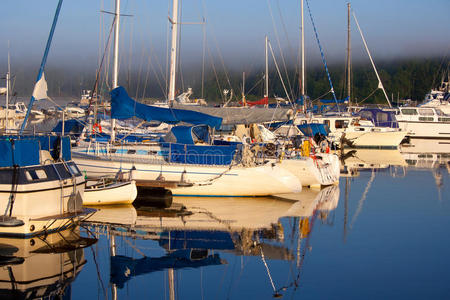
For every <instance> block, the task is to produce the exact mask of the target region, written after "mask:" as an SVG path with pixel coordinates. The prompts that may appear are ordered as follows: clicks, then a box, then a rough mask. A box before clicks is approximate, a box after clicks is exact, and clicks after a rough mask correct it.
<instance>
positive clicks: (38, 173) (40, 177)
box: [36, 170, 47, 179]
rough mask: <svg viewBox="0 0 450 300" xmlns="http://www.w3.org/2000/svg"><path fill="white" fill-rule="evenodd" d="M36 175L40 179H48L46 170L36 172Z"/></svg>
mask: <svg viewBox="0 0 450 300" xmlns="http://www.w3.org/2000/svg"><path fill="white" fill-rule="evenodd" d="M36 175H37V176H38V177H39V179H47V173H45V171H44V170H36Z"/></svg>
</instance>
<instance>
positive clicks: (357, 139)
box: [295, 4, 407, 149]
mask: <svg viewBox="0 0 450 300" xmlns="http://www.w3.org/2000/svg"><path fill="white" fill-rule="evenodd" d="M347 7H348V26H347V30H348V41H347V49H348V53H347V69H348V70H347V76H348V78H347V90H348V91H347V94H348V96H347V101H348V102H349V105H350V101H351V97H350V96H351V95H350V84H349V83H350V69H349V68H350V4H348V6H347ZM310 16H311V20H312V15H310ZM353 16H354V18H355V21H356V24H357V27H358V30H359V32H360V34H361V38H362V40H363V43H364V46H365V48H366V51H367V54H368V55H369V58H370V62H371V63H372V66H373V69H374V72H375V74H376V76H377V79H378V88H380V89H381V90H382V91H383V93H384V96H385V98H386V101H387V103H388V104H389V107H391V103H390V101H389V98H388V96H387V94H386V91H385V89H384V86H383V84H382V82H381V79H380V76H379V75H378V71H377V69H376V67H375V64H374V62H373V60H372V56H371V54H370V51H369V48H368V47H367V43H366V41H365V38H364V36H363V34H362V31H361V29H360V27H359V23H358V21H357V19H356V16H355V14H353ZM313 26H314V23H313ZM316 38H317V42H318V43H319V45H320V42H319V39H318V37H317V35H316ZM319 47H320V46H319ZM322 59H323V61H324V65H325V69H326V71H327V74H328V69H327V66H326V62H325V58H324V56H323V53H322ZM328 76H329V74H328ZM329 81H330V86H331V92H332V94H333V98H334V100H335V102H336V107H337V109H338V112H337V113H328V114H323V115H314V116H313V115H311V116H309V117H299V118H297V119H296V120H295V124H302V123H304V122H306V123H322V124H326V125H327V126H328V127H329V129H330V132H331V133H330V138H331V139H332V140H333V142H335V143H337V144H343V145H347V146H350V147H353V148H375V149H396V148H398V146H399V145H400V143H401V142H402V141H403V140H404V138H405V136H406V134H407V132H406V131H405V130H402V129H401V128H400V129H399V128H390V127H380V126H375V125H374V124H373V123H372V122H371V121H369V120H362V119H361V118H359V117H354V116H352V115H350V114H349V113H344V112H341V111H340V108H339V103H338V102H339V101H338V100H336V96H335V94H334V89H333V85H332V83H331V79H330V77H329Z"/></svg>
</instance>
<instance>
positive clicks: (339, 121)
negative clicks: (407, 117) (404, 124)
mask: <svg viewBox="0 0 450 300" xmlns="http://www.w3.org/2000/svg"><path fill="white" fill-rule="evenodd" d="M304 123H319V124H325V125H327V126H328V128H329V130H330V134H329V137H330V138H331V139H332V141H333V142H335V143H337V144H342V143H344V144H345V145H347V146H350V147H353V148H373V149H396V148H398V146H399V145H400V143H401V142H402V141H403V139H404V138H405V136H406V134H407V132H406V131H404V130H401V129H397V128H389V127H379V126H375V125H374V124H373V122H372V121H370V120H363V119H361V118H359V117H353V116H350V115H348V116H346V115H331V116H312V117H303V118H297V119H296V120H295V122H294V124H304Z"/></svg>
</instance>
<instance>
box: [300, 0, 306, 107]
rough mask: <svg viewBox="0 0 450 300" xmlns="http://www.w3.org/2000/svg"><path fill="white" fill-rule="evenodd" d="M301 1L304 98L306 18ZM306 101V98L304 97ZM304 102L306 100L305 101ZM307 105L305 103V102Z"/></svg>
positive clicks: (302, 94) (303, 88) (303, 90)
mask: <svg viewBox="0 0 450 300" xmlns="http://www.w3.org/2000/svg"><path fill="white" fill-rule="evenodd" d="M300 2H301V13H302V18H301V21H302V92H301V96H302V98H304V96H305V26H304V18H303V0H300ZM303 101H305V99H303ZM303 103H304V102H303ZM303 105H305V103H304V104H303Z"/></svg>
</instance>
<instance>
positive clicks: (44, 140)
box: [36, 135, 72, 161]
mask: <svg viewBox="0 0 450 300" xmlns="http://www.w3.org/2000/svg"><path fill="white" fill-rule="evenodd" d="M36 139H38V140H39V142H40V144H41V150H47V151H49V152H50V154H51V156H52V157H53V158H55V157H58V156H59V153H58V152H59V151H62V158H63V159H64V160H65V161H68V160H71V159H72V152H71V148H70V138H69V137H68V136H64V137H62V149H60V147H61V138H60V137H59V136H56V135H47V136H36Z"/></svg>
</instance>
